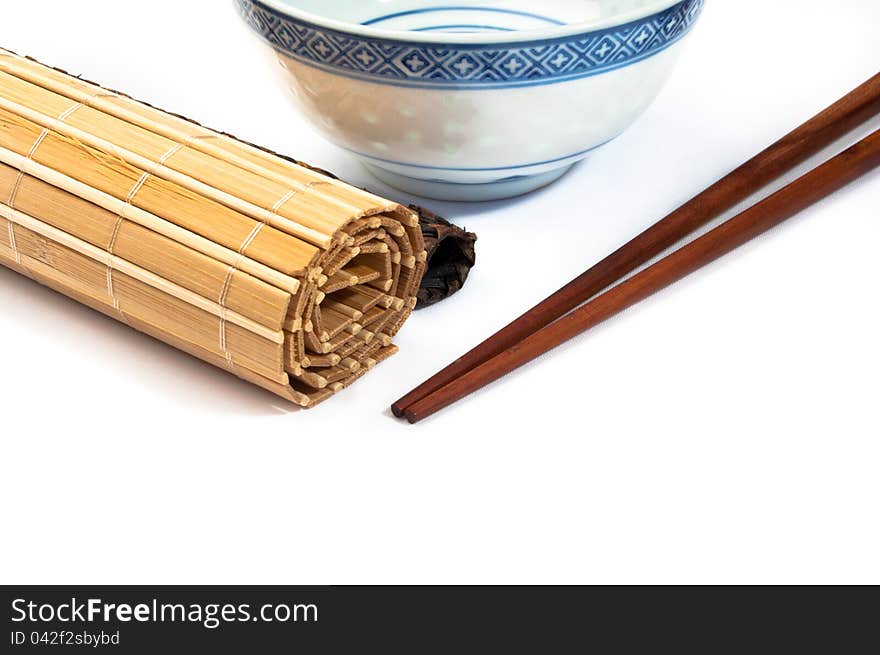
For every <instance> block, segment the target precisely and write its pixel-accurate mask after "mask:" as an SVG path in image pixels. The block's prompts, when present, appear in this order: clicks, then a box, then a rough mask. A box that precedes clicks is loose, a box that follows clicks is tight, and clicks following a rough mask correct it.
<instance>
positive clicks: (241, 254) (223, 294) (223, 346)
mask: <svg viewBox="0 0 880 655" xmlns="http://www.w3.org/2000/svg"><path fill="white" fill-rule="evenodd" d="M195 138H213V135H204V136H203V137H195ZM297 193H298V191H297V190H296V189H291V190H290V191H288V192H287V193H285V194H284V195H283V196H282V197H281V198H279V199H278V202H276V203H275V204H274V205H273V206H272V214H273V215H275V216H278V212H279V211H280V210H281V207H283V206H284V203H286V202H287V201H288V200H290V199H291V198H292V197H293V196H295V195H296V194H297ZM266 225H267V221H265V220H264V221H260V222H259V223H257V224H256V225H254V229H253V230H251V232H250V234H248V236H247V238H246V239H245V240H244V242H243V243H242V244H241V247H240V248H239V249H238V256H237V257H236V258H235V261H234V262H233V263H232V264H231V265H230V266H229V268H228V269H227V270H226V279H225V280H224V281H223V289H222V290H221V291H220V298H219V299H218V301H217V303H218V304H219V305H220V350H221V351H223V353H224V354H225V355H226V364H227V366H229V367H230V368H232V366H233V364H234V361H233V358H232V353H230V352H229V343H228V339H227V333H226V322H227V321H226V310H227V307H226V302H227V299H228V296H229V290H230V288H231V287H232V277H233V276H234V275H235V272H236V271H237V270H238V269H239V267H240V266H241V264H242V262H243V261H244V260H245V258H246V257H247V255H246V254H245V253H246V252H247V249H248V248H250V246H251V244H252V243H253V242H254V240H255V239H256V238H257V235H259V234H260V231H261V230H262V229H263V228H264V227H266Z"/></svg>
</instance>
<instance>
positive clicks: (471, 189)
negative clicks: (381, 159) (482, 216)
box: [364, 162, 574, 202]
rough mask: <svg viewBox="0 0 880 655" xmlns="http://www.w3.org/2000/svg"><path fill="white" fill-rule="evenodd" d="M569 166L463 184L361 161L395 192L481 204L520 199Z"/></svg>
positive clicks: (570, 165)
mask: <svg viewBox="0 0 880 655" xmlns="http://www.w3.org/2000/svg"><path fill="white" fill-rule="evenodd" d="M573 165H574V164H567V165H565V166H563V167H561V168H557V169H554V170H552V171H547V172H546V173H539V174H537V175H521V176H517V177H510V178H506V179H503V180H498V181H497V182H487V183H481V184H464V183H452V182H443V181H442V180H422V179H418V178H415V177H408V176H406V175H400V174H399V173H393V172H391V171H389V170H386V169H384V168H380V167H378V166H376V165H375V164H372V163H367V162H364V166H366V168H367V170H368V171H370V173H372V174H373V175H374V176H375V177H377V178H378V179H379V180H381V181H382V182H384V183H385V184H387V185H389V186H392V187H394V188H395V189H400V190H401V191H406V192H408V193H412V194H415V195H417V196H421V197H423V198H432V199H434V200H452V201H463V202H484V201H488V200H502V199H504V198H513V197H515V196H521V195H523V194H525V193H529V192H531V191H535V190H537V189H540V188H542V187H545V186H547V185H548V184H552V183H553V182H555V181H556V180H558V179H559V178H560V177H562V176H563V175H565V174H566V173H567V172H568V171H569V170H570V169H571V167H572V166H573Z"/></svg>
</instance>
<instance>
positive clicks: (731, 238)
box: [405, 130, 880, 423]
mask: <svg viewBox="0 0 880 655" xmlns="http://www.w3.org/2000/svg"><path fill="white" fill-rule="evenodd" d="M878 166H880V130H877V131H876V132H874V133H872V134H871V135H870V136H868V137H866V138H865V139H863V140H862V141H859V142H858V143H857V144H856V145H854V146H852V147H851V148H849V149H847V150H845V151H844V152H842V153H841V154H839V155H837V156H836V157H834V158H833V159H830V160H829V161H827V162H826V163H824V164H822V165H821V166H819V167H818V168H815V169H813V170H812V171H810V172H809V173H807V174H806V175H804V176H803V177H800V178H798V179H797V180H796V181H794V182H792V183H791V184H789V185H788V186H786V187H784V188H783V189H781V190H780V191H777V192H776V193H774V194H773V195H771V196H769V197H767V198H766V199H765V200H763V201H761V202H759V203H758V204H756V205H754V206H753V207H751V208H749V209H747V210H745V211H744V212H742V213H741V214H739V215H738V216H736V217H735V218H732V219H730V220H729V221H727V222H726V223H724V224H722V225H721V226H719V227H717V228H715V229H714V230H712V231H711V232H709V233H707V234H706V235H705V236H702V237H700V238H698V239H696V240H694V241H692V242H691V243H689V244H687V245H686V246H683V247H682V248H680V249H679V250H677V251H675V252H674V253H672V254H671V255H669V256H667V257H665V258H663V259H661V260H660V261H659V262H657V263H656V264H654V265H652V266H650V267H649V268H647V269H645V270H644V271H642V272H640V273H638V274H637V275H634V276H633V277H631V278H629V279H628V280H626V281H624V282H621V283H620V284H618V285H617V286H615V287H612V288H611V289H609V290H608V291H606V292H605V293H603V294H601V295H599V296H597V297H596V298H594V299H593V300H591V301H590V302H588V303H587V304H585V305H583V306H581V307H579V308H578V309H576V310H574V311H573V312H571V313H570V314H567V315H566V316H564V317H563V318H561V319H559V320H558V321H556V322H555V323H552V324H551V325H548V326H546V327H544V328H542V329H541V330H538V331H537V332H535V333H534V334H532V335H530V336H529V337H526V338H525V339H523V340H522V341H521V342H519V343H517V344H515V345H514V346H513V347H511V348H509V349H507V350H505V351H504V352H502V353H500V354H498V355H497V356H495V357H494V358H492V359H490V360H488V361H486V362H484V363H483V364H481V365H479V366H477V367H476V368H474V369H472V370H470V371H468V372H467V373H465V374H464V375H462V376H461V377H459V378H458V379H457V380H454V381H453V382H451V383H450V384H448V385H446V386H445V387H443V388H441V389H440V390H438V391H436V392H435V393H433V394H430V395H428V396H426V397H425V398H422V399H421V400H419V401H418V402H416V403H413V404H412V405H411V406H410V407H409V408H408V409H407V410H406V413H405V416H406V418H407V419H408V420H409V421H410V423H416V422H418V421H421V420H422V419H425V418H427V417H428V416H431V415H432V414H434V413H436V412H438V411H440V410H441V409H443V408H445V407H448V406H449V405H451V404H452V403H454V402H456V401H458V400H460V399H461V398H464V397H465V396H467V395H469V394H471V393H473V392H474V391H477V390H478V389H481V388H482V387H484V386H486V385H487V384H490V383H491V382H494V381H495V380H497V379H499V378H501V377H502V376H504V375H506V374H507V373H510V372H511V371H513V370H515V369H517V368H519V367H520V366H522V365H524V364H526V363H528V362H530V361H532V360H533V359H535V358H537V357H539V356H540V355H543V354H544V353H546V352H548V351H550V350H552V349H553V348H556V347H557V346H559V345H560V344H562V343H564V342H566V341H568V340H569V339H571V338H572V337H574V336H576V335H578V334H581V333H582V332H585V331H587V330H589V329H590V328H592V327H594V326H596V325H598V324H599V323H601V322H603V321H605V320H606V319H608V318H610V317H612V316H614V315H615V314H617V313H619V312H621V311H623V310H625V309H627V308H629V307H631V306H633V305H635V304H636V303H638V302H640V301H642V300H644V299H645V298H647V297H648V296H651V295H653V294H654V293H656V292H658V291H660V290H661V289H664V288H665V287H667V286H669V285H670V284H673V283H675V282H677V281H678V280H681V279H682V278H684V277H685V276H687V275H689V274H691V273H693V272H694V271H696V270H697V269H699V268H702V267H703V266H705V265H706V264H708V263H710V262H712V261H714V260H716V259H718V258H719V257H722V256H723V255H726V254H727V253H729V252H731V251H732V250H735V249H736V248H738V247H739V246H741V245H742V244H744V243H746V242H747V241H750V240H751V239H753V238H755V237H756V236H758V235H760V234H763V233H764V232H766V231H767V230H769V229H771V228H773V227H775V226H776V225H778V224H779V223H782V222H783V221H785V220H786V219H788V218H790V217H792V216H794V215H795V214H797V213H798V212H800V211H801V210H803V209H805V208H807V207H809V206H810V205H812V204H814V203H816V202H818V201H819V200H821V199H822V198H825V197H826V196H828V195H830V194H832V193H834V192H835V191H837V190H839V189H841V188H842V187H844V186H846V185H847V184H849V183H850V182H852V181H853V180H855V179H857V178H859V177H861V176H862V175H864V174H866V173H868V172H869V171H871V170H873V169H874V168H876V167H878Z"/></svg>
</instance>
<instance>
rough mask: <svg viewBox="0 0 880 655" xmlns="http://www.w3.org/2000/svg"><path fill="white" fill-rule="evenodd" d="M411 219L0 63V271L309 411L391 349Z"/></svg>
mask: <svg viewBox="0 0 880 655" xmlns="http://www.w3.org/2000/svg"><path fill="white" fill-rule="evenodd" d="M425 260H426V256H425V251H424V242H423V239H422V233H421V230H420V227H419V222H418V216H417V215H416V214H415V213H414V212H413V211H411V210H410V209H408V208H405V207H402V206H401V205H398V204H396V203H394V202H391V201H388V200H384V199H382V198H379V197H377V196H375V195H373V194H370V193H368V192H366V191H363V190H361V189H357V188H355V187H352V186H349V185H347V184H345V183H343V182H341V181H339V180H337V179H335V178H333V177H330V176H328V175H325V174H323V173H321V172H320V171H317V170H315V169H312V168H309V167H307V166H305V165H300V164H298V163H294V162H292V161H289V160H287V159H284V158H282V157H280V156H277V155H275V154H273V153H270V152H268V151H265V150H262V149H260V148H257V147H255V146H252V145H249V144H246V143H243V142H241V141H239V140H237V139H235V138H234V137H231V136H230V135H228V134H224V133H220V132H215V131H212V130H209V129H207V128H205V127H203V126H201V125H198V124H196V123H194V122H192V121H190V120H188V119H185V118H182V117H179V116H174V115H172V114H168V113H165V112H163V111H161V110H159V109H156V108H154V107H151V106H149V105H146V104H144V103H141V102H138V101H136V100H133V99H132V98H129V97H127V96H125V95H123V94H120V93H117V92H113V91H109V90H107V89H104V88H102V87H100V86H98V85H95V84H92V83H90V82H86V81H84V80H82V79H79V78H75V77H72V76H70V75H68V74H66V73H64V72H63V71H60V70H56V69H53V68H49V67H46V66H44V65H42V64H40V63H38V62H36V61H34V60H32V59H28V58H24V57H20V56H18V55H16V54H14V53H12V52H9V51H6V50H2V49H0V264H3V265H4V266H7V267H8V268H11V269H13V270H15V271H17V272H19V273H21V274H23V275H27V276H28V277H31V278H33V279H34V280H36V281H37V282H40V283H41V284H44V285H46V286H48V287H50V288H52V289H55V290H56V291H59V292H60V293H63V294H65V295H67V296H70V297H71V298H74V299H75V300H77V301H79V302H81V303H84V304H86V305H88V306H89V307H92V308H93V309H95V310H97V311H100V312H103V313H104V314H107V315H108V316H111V317H113V318H115V319H117V320H120V321H123V322H124V323H126V324H128V325H129V326H131V327H133V328H135V329H137V330H140V331H142V332H144V333H146V334H149V335H150V336H153V337H155V338H157V339H159V340H161V341H164V342H166V343H168V344H170V345H172V346H174V347H176V348H178V349H180V350H182V351H184V352H187V353H189V354H191V355H194V356H196V357H199V358H200V359H203V360H205V361H207V362H209V363H211V364H214V365H215V366H218V367H220V368H223V369H225V370H227V371H230V372H232V373H234V374H235V375H237V376H239V377H241V378H243V379H245V380H247V381H249V382H251V383H253V384H256V385H259V386H261V387H263V388H265V389H268V390H269V391H271V392H273V393H275V394H277V395H279V396H281V397H283V398H285V399H288V400H290V401H292V402H294V403H296V404H297V405H301V406H303V407H310V406H313V405H315V404H317V403H318V402H321V401H323V400H325V399H327V398H329V397H330V396H332V395H333V394H335V393H337V392H339V391H341V390H342V389H345V388H346V387H348V386H349V385H351V384H352V383H353V382H355V381H356V380H358V379H360V378H361V377H362V376H363V375H364V374H365V373H366V372H368V371H369V370H370V369H371V368H373V367H374V366H376V365H377V364H378V363H380V362H381V361H383V360H384V359H386V358H388V357H389V356H391V355H393V354H394V353H395V352H396V351H397V349H396V347H395V346H394V345H393V344H392V338H393V337H394V336H395V335H396V334H397V332H398V331H399V330H400V328H401V326H402V325H403V323H404V322H405V321H406V319H407V318H408V317H409V315H410V314H411V313H412V311H413V309H414V307H415V305H416V293H417V291H418V287H419V282H420V280H421V278H422V275H423V274H424V271H425Z"/></svg>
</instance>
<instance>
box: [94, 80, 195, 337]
mask: <svg viewBox="0 0 880 655" xmlns="http://www.w3.org/2000/svg"><path fill="white" fill-rule="evenodd" d="M114 95H115V94H114ZM183 147H184V146H183V145H182V144H180V143H176V144H174V146H173V147H171V148H169V149H168V151H167V152H166V153H165V154H164V155H162V157H161V158H160V159H159V163H160V164H163V163H165V162H166V161H168V159H170V158H171V157H173V156H174V155H175V154H176V153H178V152H180V150H181V148H183ZM151 174H152V173H151V172H149V171H145V172H144V173H143V174H142V175H141V176H140V177H139V178H138V181H137V182H135V184H134V186H133V187H131V190H130V191H129V192H128V194H127V195H126V196H125V205H126V207H130V206H132V205H133V203H134V197H135V196H136V195H137V194H138V193H139V192H140V190H141V189H143V188H144V185H145V184H146V183H147V180H148V179H150V175H151ZM123 213H124V212H120V213H119V214H117V215H116V224H115V225H114V226H113V234H112V235H111V236H110V242H109V244H108V245H107V253H108V254H109V255H111V257H110V258H109V260H108V262H107V293H108V294H109V296H110V300H111V301H112V302H113V307H114V309H116V312H117V313H118V314H119V315H120V316H121V317H122V320H123V321H124V322H126V323H128V317H127V316H126V315H125V312H123V311H122V306H121V304H120V302H119V298H118V297H117V295H116V288H115V285H114V284H113V257H112V255H113V249H114V248H115V247H116V239H117V238H118V237H119V230H120V229H121V228H122V222H123V221H124V220H125V219H124V218H123V216H122V214H123Z"/></svg>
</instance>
